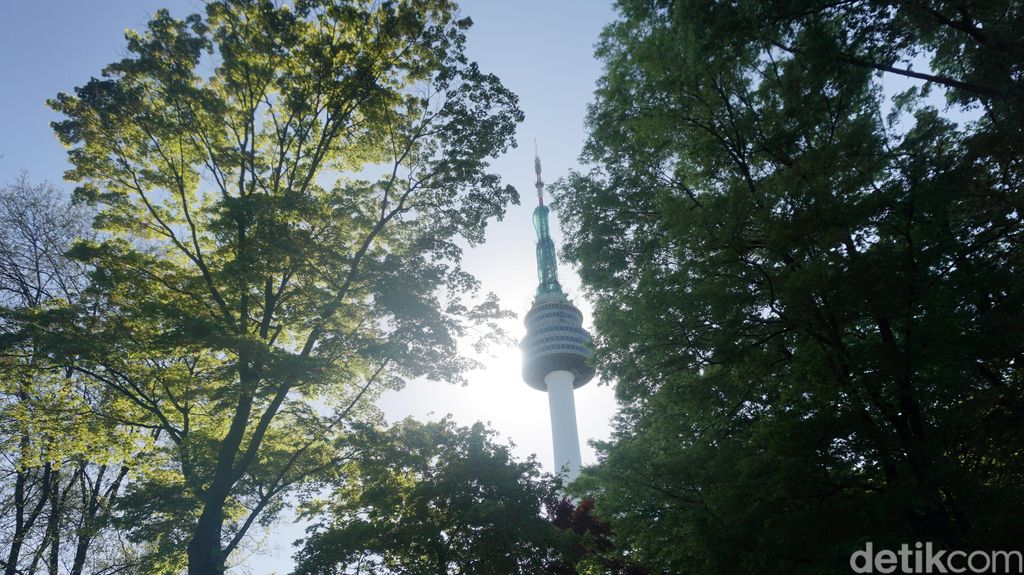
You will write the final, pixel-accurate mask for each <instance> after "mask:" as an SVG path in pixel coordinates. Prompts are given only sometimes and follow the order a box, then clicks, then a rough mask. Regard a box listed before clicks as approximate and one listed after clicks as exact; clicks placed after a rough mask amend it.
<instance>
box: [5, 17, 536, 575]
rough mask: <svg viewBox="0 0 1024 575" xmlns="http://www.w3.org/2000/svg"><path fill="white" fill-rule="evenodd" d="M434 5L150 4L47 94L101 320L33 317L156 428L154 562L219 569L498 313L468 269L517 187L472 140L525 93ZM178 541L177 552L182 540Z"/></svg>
mask: <svg viewBox="0 0 1024 575" xmlns="http://www.w3.org/2000/svg"><path fill="white" fill-rule="evenodd" d="M455 12H456V6H455V5H454V3H452V2H448V1H446V0H408V1H401V2H363V1H356V0H352V1H340V0H339V1H327V0H323V1H315V0H300V1H298V2H295V3H294V5H293V6H292V7H289V6H287V5H278V4H277V3H274V2H270V1H268V0H225V1H220V2H210V3H208V4H207V5H206V10H205V14H203V15H192V16H189V17H187V18H185V19H176V18H173V17H172V16H171V15H170V14H169V13H167V12H166V11H160V12H157V14H156V15H155V16H154V17H153V19H152V20H151V21H150V23H149V26H148V28H147V29H146V31H145V32H143V33H134V32H130V33H129V34H128V36H127V39H128V46H127V53H128V55H127V56H126V57H125V58H124V59H123V60H121V61H119V62H116V63H114V64H111V65H110V66H108V67H107V68H105V69H104V70H103V74H102V77H101V78H94V79H92V80H90V81H89V82H88V83H87V84H85V85H84V86H82V87H80V88H77V89H76V90H75V93H74V94H73V95H69V94H61V95H59V96H58V97H57V98H56V99H54V100H53V101H51V103H50V105H51V106H52V107H53V108H54V109H55V110H56V111H58V112H59V113H61V114H62V115H63V116H64V118H65V119H63V120H61V121H58V122H56V123H54V128H55V130H56V132H57V134H58V136H59V137H60V139H61V140H62V141H63V142H64V143H65V144H66V145H68V146H69V147H70V148H71V149H70V152H69V159H70V161H71V163H72V165H73V166H74V167H73V169H71V170H70V171H69V172H68V173H67V178H68V179H69V180H72V181H76V182H80V184H81V185H80V187H79V188H78V189H77V190H76V195H77V198H78V199H79V200H80V201H84V202H89V203H90V204H93V205H96V206H98V208H99V210H100V211H99V214H98V216H97V217H96V220H95V223H94V225H95V226H96V227H97V228H99V229H100V230H103V231H104V236H103V237H102V238H101V240H99V241H83V242H80V243H79V244H78V246H77V247H76V248H75V250H74V251H73V254H74V256H75V257H76V258H78V259H79V260H80V261H83V262H87V263H88V264H89V265H90V266H92V267H93V269H94V271H93V273H92V274H91V280H92V282H93V285H92V287H91V292H90V294H91V297H92V300H93V301H94V302H101V303H102V304H103V307H104V309H106V310H108V311H107V313H104V314H102V315H100V316H99V317H98V318H95V319H94V320H88V321H87V320H84V319H82V318H83V316H82V315H81V314H79V315H75V314H69V313H67V312H66V311H64V310H61V313H43V314H39V315H37V316H35V317H33V318H31V319H30V321H26V322H25V324H24V330H23V333H24V334H25V336H26V337H32V338H34V341H35V342H36V343H37V344H38V345H42V346H46V349H48V350H49V352H50V354H51V355H52V356H53V357H54V358H55V359H57V360H60V361H62V362H63V364H64V365H66V366H67V368H68V369H70V370H71V371H72V372H73V373H76V374H78V375H80V376H83V377H86V378H89V379H90V380H91V381H92V382H93V383H94V385H95V386H97V387H98V388H103V389H107V390H111V391H113V392H115V394H116V398H115V399H114V400H112V402H111V405H110V406H109V407H110V408H111V409H116V410H117V413H118V414H120V415H119V416H120V417H121V418H122V419H123V420H124V421H125V422H126V423H128V424H131V425H133V426H137V427H141V428H147V429H151V430H154V432H155V433H159V437H160V440H159V441H158V443H157V445H156V447H157V449H158V453H157V454H156V455H154V458H153V460H152V461H153V466H154V467H155V470H154V472H153V473H150V474H147V476H146V478H144V480H140V481H137V482H133V483H132V484H131V490H130V493H129V494H128V499H126V500H125V503H126V506H125V513H124V516H123V518H122V520H123V521H124V522H125V523H126V524H127V525H129V526H130V528H131V529H132V533H133V537H135V539H136V540H137V541H139V542H140V543H142V544H145V545H146V546H148V548H149V549H150V550H151V551H152V553H150V554H149V556H148V557H149V559H150V563H149V564H148V565H147V566H146V567H145V569H146V570H147V572H151V573H157V572H177V571H178V570H180V569H181V568H182V567H183V563H184V562H186V561H187V565H188V572H189V573H190V574H193V575H195V574H210V573H223V572H224V570H225V567H226V562H227V560H228V556H229V555H230V554H231V553H232V552H233V551H234V550H235V549H237V548H238V547H239V545H240V544H242V542H243V540H244V538H245V536H246V534H247V533H248V531H249V530H250V528H251V526H252V525H253V524H254V523H255V522H257V521H262V522H266V521H268V520H270V519H272V518H273V516H274V512H275V511H276V510H278V509H279V508H280V507H281V505H282V501H283V495H284V494H285V493H287V492H288V491H289V490H292V489H295V488H298V487H300V486H302V485H303V484H304V483H305V482H306V481H308V480H309V479H310V478H315V477H319V476H322V475H328V476H329V475H330V474H332V473H335V472H336V468H337V467H338V466H339V464H340V460H341V458H343V456H344V455H343V454H344V453H345V450H344V449H343V448H342V447H340V446H339V444H340V442H343V440H344V432H345V430H346V428H347V426H348V424H349V422H350V421H351V420H353V419H354V418H359V417H372V415H373V413H372V409H371V408H370V407H369V406H368V405H367V402H366V399H368V398H370V397H372V396H373V395H374V394H375V393H376V392H377V391H378V390H379V389H381V388H382V386H389V387H395V386H398V385H399V384H400V382H401V379H402V378H403V377H409V376H426V377H428V378H431V379H435V380H455V381H458V380H459V379H460V377H461V374H462V372H463V371H464V370H465V369H466V368H467V367H469V366H470V365H472V362H471V361H470V360H468V359H466V358H464V357H462V356H460V354H459V353H458V352H457V350H456V345H455V344H456V340H457V339H458V338H459V337H461V336H463V335H465V334H466V330H467V328H468V326H470V325H471V324H474V323H479V322H487V321H489V320H490V319H492V318H494V317H496V316H498V315H499V314H500V311H499V310H498V309H497V306H496V304H495V300H494V299H493V298H491V297H488V298H485V299H484V300H482V301H481V302H479V303H477V304H475V305H470V304H468V303H466V302H465V298H464V296H465V295H466V294H470V293H473V292H475V291H476V290H477V289H478V286H477V282H476V281H475V280H474V279H473V278H472V277H471V276H470V275H468V274H467V273H465V272H463V271H462V270H461V269H460V267H459V260H460V253H461V252H460V247H459V243H460V242H467V243H469V244H471V245H472V244H475V243H477V242H479V241H481V240H482V239H483V230H484V226H485V223H486V221H487V220H488V219H489V218H492V217H496V216H497V217H500V216H501V215H502V214H503V212H504V209H505V206H506V205H507V204H508V203H509V202H514V201H517V195H516V193H515V190H513V189H512V188H511V187H507V186H502V185H501V184H500V180H499V178H498V177H497V176H496V175H493V174H491V173H489V172H488V170H487V168H488V165H487V158H488V157H490V156H493V155H495V154H497V153H500V152H502V151H504V150H505V149H507V147H508V146H510V145H512V144H513V140H512V134H513V131H514V127H515V124H516V122H517V121H520V120H521V119H522V113H521V112H520V111H519V110H518V109H517V107H516V97H515V96H514V95H513V94H511V93H510V92H508V91H507V90H506V89H505V88H504V87H503V86H502V85H501V84H500V82H499V81H498V79H497V78H495V77H494V76H492V75H488V74H484V73H483V72H481V71H480V70H479V69H478V67H477V66H476V65H475V64H474V63H471V62H469V61H468V60H467V58H466V57H465V55H464V51H463V47H464V40H465V38H464V31H465V30H466V28H467V27H468V26H469V25H470V22H469V20H468V19H461V20H460V19H457V18H456V16H455ZM182 549H186V550H187V552H186V553H185V554H182V553H181V550H182Z"/></svg>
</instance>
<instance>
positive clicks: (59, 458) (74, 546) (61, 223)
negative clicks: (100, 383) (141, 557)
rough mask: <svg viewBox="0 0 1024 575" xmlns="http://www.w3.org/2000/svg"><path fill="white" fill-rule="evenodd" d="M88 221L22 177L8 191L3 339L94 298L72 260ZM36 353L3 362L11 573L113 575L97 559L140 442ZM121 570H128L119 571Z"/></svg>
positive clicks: (0, 310)
mask: <svg viewBox="0 0 1024 575" xmlns="http://www.w3.org/2000/svg"><path fill="white" fill-rule="evenodd" d="M88 235H89V232H88V213H87V212H86V211H85V210H83V209H82V208H81V207H76V206H71V205H69V204H68V202H67V200H66V198H65V197H63V195H62V194H61V193H60V192H59V191H57V190H56V189H55V188H54V187H52V186H50V185H48V184H41V185H33V184H32V183H31V182H29V180H28V178H27V177H26V176H25V175H22V176H21V177H20V178H19V179H18V180H17V181H16V182H15V183H14V184H13V185H10V186H7V187H5V188H4V189H3V190H0V337H7V336H9V335H10V333H9V331H10V330H11V329H12V328H16V326H17V323H18V322H17V320H18V317H19V316H23V315H25V314H28V315H31V314H32V313H33V312H37V311H39V310H40V309H61V308H63V307H65V306H67V305H68V304H69V303H70V302H72V301H77V300H78V299H79V298H80V297H81V294H82V291H83V290H84V289H85V288H86V285H87V282H86V269H85V268H84V267H83V266H82V265H81V264H80V263H79V262H75V261H73V260H70V259H68V258H66V257H65V256H64V253H65V252H66V251H67V250H68V248H70V247H71V244H72V242H73V241H75V240H77V239H79V238H82V237H87V236H88ZM80 383H81V382H80V381H79V380H78V379H77V378H75V377H74V374H72V373H70V372H69V371H68V370H67V369H66V368H64V367H62V366H60V365H57V364H54V363H53V362H51V361H50V360H49V357H48V355H47V354H46V353H45V352H44V351H43V350H41V349H39V348H37V347H34V346H32V345H9V346H4V353H3V354H2V355H0V422H2V426H0V453H2V454H3V460H2V462H3V463H2V468H0V469H2V476H3V478H4V480H3V482H2V483H0V497H2V499H0V508H2V509H3V510H4V512H3V517H4V529H3V533H4V534H3V536H2V537H0V543H2V545H3V547H2V549H4V553H3V555H2V557H0V565H2V566H3V569H4V573H5V574H8V575H14V574H16V573H25V574H32V573H37V572H40V571H42V570H45V571H46V572H47V573H50V574H51V575H56V574H57V573H58V572H60V567H61V565H66V566H67V571H66V572H67V573H70V574H71V575H79V574H81V573H83V572H84V570H85V569H86V567H87V566H88V567H91V568H92V569H91V572H93V573H102V572H104V569H103V565H102V564H101V563H100V562H98V561H92V562H89V561H88V559H89V558H90V554H91V555H93V556H99V555H102V553H100V552H99V550H98V548H100V547H105V543H106V542H107V541H108V540H109V539H111V535H112V531H111V530H110V528H109V518H110V514H111V511H112V505H113V503H114V502H115V501H116V500H117V498H118V496H119V495H120V493H121V488H122V486H123V484H124V482H125V478H126V477H127V475H128V472H129V469H130V467H136V471H139V470H140V469H139V467H140V466H138V465H136V461H134V458H135V456H136V455H137V453H136V452H135V450H134V449H132V440H133V435H135V434H136V433H137V432H138V431H139V430H132V429H126V428H124V427H123V426H121V425H119V424H118V423H116V422H112V421H110V420H108V419H104V418H100V417H97V416H96V414H95V413H94V412H93V409H94V408H95V407H96V406H97V404H99V403H100V402H102V398H100V397H90V396H89V395H88V394H83V393H81V388H80V386H79V384H80ZM116 565H117V566H123V565H121V564H119V563H118V564H116Z"/></svg>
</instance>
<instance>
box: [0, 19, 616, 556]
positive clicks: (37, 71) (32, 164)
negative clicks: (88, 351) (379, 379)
mask: <svg viewBox="0 0 1024 575" xmlns="http://www.w3.org/2000/svg"><path fill="white" fill-rule="evenodd" d="M460 4H461V6H462V14H463V16H469V17H471V18H472V19H473V21H474V23H475V25H474V27H473V28H472V30H470V33H469V40H468V51H469V54H470V56H471V57H472V58H473V59H474V60H476V61H477V62H478V63H479V64H480V66H481V68H482V69H483V70H484V71H487V72H492V73H494V74H497V75H498V76H499V77H500V78H501V79H502V81H503V82H504V83H505V85H506V86H508V87H509V88H510V89H511V90H512V91H514V92H515V93H516V94H518V95H519V97H520V107H521V108H522V109H523V111H524V112H525V113H526V121H525V122H524V123H523V124H521V125H520V127H519V131H518V140H519V144H520V146H519V148H517V149H514V150H512V151H510V152H509V153H508V154H506V155H505V156H503V157H501V158H499V159H498V160H496V161H495V162H494V167H495V168H496V170H497V171H498V172H499V173H501V174H502V175H503V177H504V178H505V179H506V181H507V182H508V183H511V184H513V185H514V186H515V187H516V188H517V189H518V190H519V192H520V194H521V196H522V205H521V206H518V207H513V208H512V209H511V210H510V211H509V214H508V216H507V217H506V218H505V220H504V221H502V222H499V223H495V224H493V225H492V226H491V227H490V228H489V230H488V236H487V242H486V243H485V244H483V245H482V246H480V247H478V248H475V249H474V250H472V251H470V252H468V253H467V254H466V267H467V268H468V269H469V271H471V272H473V273H474V274H475V275H476V276H477V277H478V278H479V279H480V280H481V281H482V283H483V287H484V289H485V290H487V291H493V292H495V293H496V294H497V295H498V296H499V298H500V299H501V302H502V304H503V305H504V307H506V308H508V309H511V310H513V311H515V312H516V313H518V314H519V316H520V319H518V320H515V321H511V322H509V323H508V325H507V327H508V329H509V330H510V332H511V333H512V334H513V335H515V336H516V337H521V336H522V335H523V331H524V328H523V327H522V322H521V318H522V315H523V314H524V313H525V311H526V310H527V309H528V308H529V303H530V298H531V297H532V294H533V291H534V289H535V288H536V283H537V278H536V268H535V265H534V238H533V227H532V224H531V222H530V214H531V211H532V209H533V206H534V203H533V202H534V201H535V200H534V196H533V140H534V139H536V140H537V141H538V143H539V146H540V153H541V159H542V161H543V164H544V178H545V180H547V181H548V182H553V181H554V180H555V179H557V178H558V177H560V176H563V175H565V174H566V172H567V171H568V170H569V169H570V168H573V167H575V166H576V157H577V155H578V154H579V151H580V148H581V145H582V143H583V139H584V137H585V132H584V126H583V117H584V114H585V109H586V105H587V104H588V103H589V102H590V101H591V99H592V92H593V88H594V82H595V80H596V79H597V77H598V76H599V74H600V71H601V69H600V64H599V63H597V62H596V61H595V60H594V58H593V45H594V43H595V41H596V40H597V37H598V34H599V32H600V30H601V28H602V27H603V26H604V25H605V24H606V23H608V22H610V21H611V20H612V19H613V18H614V11H613V9H612V7H611V5H610V2H606V1H604V0H547V1H542V0H516V1H497V0H463V1H462V2H461V3H460ZM159 8H168V9H170V10H171V13H172V14H173V15H175V16H184V15H186V14H188V13H191V12H194V11H199V10H201V8H202V2H200V1H198V0H119V1H114V0H89V1H87V2H83V1H81V0H37V1H19V0H0V21H2V22H4V23H5V26H4V32H3V34H0V78H3V88H2V89H0V183H10V182H12V181H13V180H14V179H15V178H16V176H17V175H18V173H19V172H20V171H22V170H26V171H28V172H29V177H30V179H31V180H33V181H41V180H49V181H51V182H53V183H54V184H57V185H58V186H60V187H62V188H64V189H66V190H71V189H72V188H73V185H72V184H68V183H64V182H62V179H61V178H62V173H63V171H64V170H65V169H66V168H67V163H66V160H65V152H64V150H63V148H62V147H61V146H60V144H59V143H58V142H57V140H56V139H55V137H54V136H53V133H52V131H51V130H50V127H49V123H50V122H51V121H53V120H54V119H56V115H55V114H54V113H52V112H50V111H49V110H48V109H47V108H46V105H45V102H46V99H47V98H51V97H53V96H54V95H56V94H57V93H58V92H61V91H64V92H70V91H71V90H72V89H73V88H74V87H75V86H79V85H81V84H84V83H85V82H86V81H88V79H89V77H90V76H95V75H98V74H99V72H100V69H101V68H102V67H103V66H105V65H106V64H108V63H110V62H112V61H114V60H117V59H119V58H120V57H121V56H122V55H123V54H124V37H123V33H124V30H125V29H128V28H133V29H141V28H143V27H144V26H145V23H146V21H147V19H148V17H149V15H150V14H152V13H153V12H154V11H155V10H157V9H159ZM555 219H556V221H555V222H554V224H555V225H554V230H553V234H552V235H553V237H554V239H555V242H556V244H558V243H559V240H560V233H559V230H558V225H557V215H556V216H555ZM559 274H560V278H559V279H560V280H561V282H562V285H563V287H565V288H566V289H567V291H569V292H570V294H571V297H572V298H573V299H574V301H575V303H576V304H577V305H578V306H579V307H580V308H581V309H582V310H583V312H584V316H585V318H586V319H585V321H586V323H587V324H589V323H590V320H591V317H590V315H591V314H590V306H589V305H588V304H587V302H586V301H584V300H583V298H582V296H581V295H579V289H578V285H579V282H578V279H577V277H576V275H575V273H574V272H573V271H572V270H571V269H568V268H566V266H564V265H562V266H560V271H559ZM495 351H496V353H495V355H494V356H493V357H485V358H481V359H482V360H483V361H484V362H485V363H486V364H487V368H486V369H484V370H481V371H479V372H475V373H473V374H472V376H471V377H470V384H469V385H468V386H466V387H455V386H452V385H447V384H443V383H442V384H438V383H428V382H421V381H416V382H411V383H410V385H409V386H408V387H407V388H406V389H404V390H402V391H400V392H397V393H389V394H387V395H386V396H385V397H383V398H382V399H381V402H380V405H381V407H382V408H383V409H384V410H385V413H386V414H387V416H388V419H389V420H391V421H394V420H397V419H401V418H403V417H405V416H409V415H412V416H415V417H417V418H421V419H424V418H428V417H430V418H437V417H440V416H443V415H444V414H448V413H450V414H452V416H453V417H454V418H455V420H456V421H458V422H459V423H461V424H470V423H472V422H475V421H478V420H480V421H485V422H488V423H489V424H490V425H491V426H492V427H493V428H494V429H496V430H498V431H499V432H500V433H501V435H502V437H503V438H505V439H506V440H510V441H513V442H514V443H515V444H516V453H517V454H518V455H519V456H521V457H525V456H528V455H530V454H536V455H537V457H538V458H539V460H540V462H541V463H542V464H544V466H545V467H550V465H551V459H552V454H551V437H550V421H549V418H548V406H547V398H546V397H545V395H544V394H543V393H541V392H538V391H535V390H533V389H530V388H529V387H527V386H526V384H524V383H523V382H522V379H521V378H520V375H519V369H520V355H519V351H518V349H514V348H509V349H503V350H495ZM599 378H600V374H598V379H596V380H595V381H594V382H592V383H590V384H589V385H587V386H586V387H583V388H581V389H579V390H577V391H576V410H577V419H578V422H579V429H580V436H581V440H582V441H583V442H584V445H583V462H584V464H587V463H591V462H593V451H592V450H591V449H590V448H589V447H588V446H587V445H586V443H585V442H586V441H587V440H590V439H601V438H604V437H607V435H608V431H609V419H610V417H611V415H612V413H613V412H614V400H613V397H612V392H611V388H610V387H609V386H607V385H601V384H600V381H599ZM300 536H301V530H297V529H295V528H288V527H287V526H281V527H279V528H278V529H276V530H275V531H274V532H272V533H271V534H270V535H269V537H268V538H267V539H266V540H265V541H264V542H263V544H261V545H260V546H259V547H260V549H261V552H260V553H259V554H257V555H253V556H250V557H248V558H247V559H246V560H245V562H244V564H243V565H242V566H241V567H240V569H239V570H238V572H248V573H253V574H256V575H260V574H266V573H271V572H274V571H277V572H281V573H283V572H287V569H288V565H290V560H289V556H290V555H291V552H292V549H291V547H290V543H291V541H293V540H294V539H295V538H297V537H300Z"/></svg>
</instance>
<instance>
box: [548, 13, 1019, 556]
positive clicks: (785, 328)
mask: <svg viewBox="0 0 1024 575" xmlns="http://www.w3.org/2000/svg"><path fill="white" fill-rule="evenodd" d="M619 10H620V13H621V18H620V19H619V21H618V22H616V23H614V24H612V25H611V26H609V27H608V28H607V29H606V30H605V32H604V35H603V36H602V40H601V42H600V44H599V46H598V56H599V57H600V58H601V59H602V60H603V61H604V63H605V75H604V77H603V78H602V80H601V81H600V84H599V88H598V91H597V100H596V102H595V103H594V104H593V106H592V107H591V109H590V112H589V126H590V130H591V135H590V138H589V140H588V143H587V145H586V148H585V151H584V156H583V157H584V160H585V161H586V162H588V163H589V164H590V166H592V169H591V171H589V172H588V173H583V174H574V175H572V176H571V177H570V178H568V179H567V180H566V181H565V182H563V183H562V185H561V187H560V190H559V204H560V208H561V209H562V213H563V221H564V222H566V223H567V227H568V239H569V241H568V243H567V247H566V254H567V256H568V257H569V259H570V260H572V261H575V262H577V263H578V264H579V265H580V266H581V275H582V278H583V281H584V284H585V286H586V288H587V289H588V290H589V292H590V294H591V295H592V296H593V297H594V299H595V302H596V306H595V308H596V309H595V324H596V328H597V352H598V353H597V358H598V362H599V364H600V367H601V368H602V369H603V370H604V372H605V373H606V374H608V375H609V376H611V377H613V378H615V379H616V380H617V394H618V397H619V400H620V402H621V405H622V412H621V415H620V418H619V421H618V427H617V431H616V434H615V436H614V438H613V440H612V441H611V442H609V443H606V444H603V445H602V446H601V454H602V455H601V458H602V461H601V463H600V465H598V466H597V467H596V468H595V469H594V470H593V471H592V472H591V473H589V474H585V477H584V478H583V480H582V481H581V483H580V489H582V490H583V491H585V492H589V493H591V494H593V495H594V496H595V497H596V500H597V503H598V511H599V512H600V513H601V514H602V516H604V517H608V518H610V519H611V520H612V527H613V528H614V529H615V530H616V532H617V533H619V534H620V535H621V536H623V537H624V538H625V539H626V540H628V541H629V542H630V544H631V545H632V549H633V552H634V553H635V556H636V557H639V558H640V559H641V560H642V561H643V562H645V563H646V564H648V565H649V566H650V567H651V568H652V569H655V570H658V571H664V572H675V573H736V572H744V571H756V572H761V573H843V572H848V562H847V561H848V558H849V555H850V553H851V552H852V551H854V550H856V549H858V548H861V546H862V544H863V542H864V541H865V540H871V541H874V542H875V543H876V545H880V546H885V545H886V544H890V546H892V547H898V546H899V544H900V543H905V542H911V543H912V542H913V541H919V540H930V541H934V542H936V543H937V544H938V545H940V546H945V547H968V548H1000V547H1003V548H1007V547H1012V546H1013V545H1015V543H1014V541H1015V540H1017V541H1019V536H1020V534H1021V533H1020V524H1019V521H1017V520H1016V519H1015V518H1016V517H1019V515H1020V513H1021V511H1022V508H1021V502H1022V501H1024V466H1022V459H1021V457H1020V454H1021V452H1022V449H1024V434H1022V427H1021V426H1020V424H1019V413H1020V412H1021V409H1022V408H1024V378H1022V375H1021V371H1020V369H1019V367H1020V365H1021V360H1022V359H1024V342H1022V341H1021V339H1020V338H1019V337H1017V335H1016V334H1017V332H1018V331H1019V328H1018V326H1019V325H1020V323H1021V321H1022V320H1024V291H1022V288H1021V286H1022V285H1024V282H1022V281H1021V280H1022V267H1021V266H1022V264H1024V259H1022V256H1024V243H1022V240H1024V223H1022V221H1021V214H1022V213H1024V211H1022V210H1021V208H1022V207H1024V202H1022V199H1024V198H1022V195H1021V190H1022V189H1024V187H1022V184H1024V169H1022V168H1024V164H1022V162H1021V160H1020V158H1021V157H1022V156H1021V142H1022V141H1024V140H1022V138H1021V129H1022V126H1024V123H1022V122H1021V117H1022V116H1021V111H1022V97H1024V96H1022V95H1024V86H1022V85H1021V78H1022V75H1021V70H1022V69H1024V44H1022V42H1021V38H1020V35H1019V33H1018V32H1017V30H1019V27H1020V26H1021V24H1022V23H1024V11H1022V9H1021V6H1020V4H1019V3H1017V2H988V3H971V2H968V3H954V2H943V1H924V2H886V1H854V2H837V3H817V2H799V1H796V2H783V3H777V2H772V3H766V2H754V1H750V2H746V1H741V2H731V3H717V2H705V1H697V0H693V1H685V0H684V1H676V2H671V1H667V0H666V1H646V0H645V1H639V0H637V1H632V0H622V1H620V2H619ZM909 79H913V80H915V81H916V80H921V82H919V83H918V84H917V85H913V86H912V87H909V88H908V89H905V90H903V91H900V90H899V89H896V90H894V89H893V88H892V87H893V86H895V85H898V84H899V83H901V82H902V83H903V84H902V85H904V86H906V85H907V84H906V82H907V81H908V80H909ZM929 90H931V91H935V92H938V93H939V94H940V95H944V96H945V97H946V103H947V105H946V106H943V107H937V106H942V104H941V103H939V104H938V105H936V104H934V99H932V100H929V99H928V97H927V96H928V93H929ZM887 92H889V93H892V92H898V94H896V95H895V96H893V97H892V98H888V97H886V93H887ZM930 102H931V103H930ZM958 113H962V114H965V115H960V114H958ZM666 540H671V541H672V542H673V544H671V545H668V544H665V541H666Z"/></svg>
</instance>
